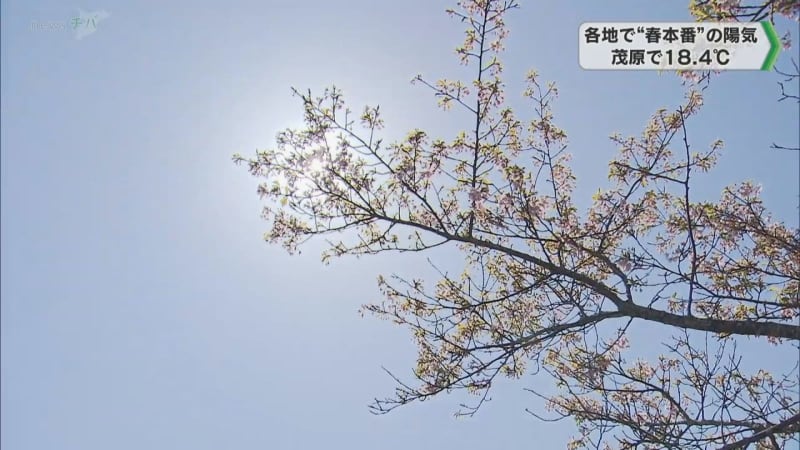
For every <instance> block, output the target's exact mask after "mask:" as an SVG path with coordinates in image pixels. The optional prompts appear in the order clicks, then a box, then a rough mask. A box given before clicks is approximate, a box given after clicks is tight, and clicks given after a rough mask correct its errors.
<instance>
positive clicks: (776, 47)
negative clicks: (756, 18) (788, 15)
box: [761, 20, 781, 70]
mask: <svg viewBox="0 0 800 450" xmlns="http://www.w3.org/2000/svg"><path fill="white" fill-rule="evenodd" d="M761 26H762V27H763V28H764V33H766V35H767V39H769V53H767V59H765V60H764V64H762V65H761V70H772V66H774V65H775V60H777V59H778V53H780V52H781V41H780V39H778V33H776V32H775V27H773V26H772V23H771V22H770V21H769V20H763V21H761Z"/></svg>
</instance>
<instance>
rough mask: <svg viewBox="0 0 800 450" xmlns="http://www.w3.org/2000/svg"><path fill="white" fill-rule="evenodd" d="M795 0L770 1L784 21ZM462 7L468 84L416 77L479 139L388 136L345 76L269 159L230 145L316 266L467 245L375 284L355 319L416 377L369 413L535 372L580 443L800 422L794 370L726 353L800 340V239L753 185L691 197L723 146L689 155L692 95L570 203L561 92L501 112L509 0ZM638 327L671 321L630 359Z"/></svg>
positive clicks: (285, 233) (691, 442) (749, 440)
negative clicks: (398, 352)
mask: <svg viewBox="0 0 800 450" xmlns="http://www.w3.org/2000/svg"><path fill="white" fill-rule="evenodd" d="M707 3H709V2H707ZM710 3H712V4H713V5H717V6H715V8H717V9H716V10H721V9H722V6H719V5H722V4H725V5H728V4H733V3H736V4H739V2H710ZM788 3H789V2H781V1H772V2H766V3H765V4H766V5H768V6H767V8H766V9H765V10H764V11H769V13H772V11H776V12H779V13H782V12H785V11H789V12H790V13H792V12H793V11H795V10H794V9H792V8H793V5H794V4H792V5H789V4H788ZM457 5H458V7H457V8H456V9H452V10H449V11H448V13H449V15H450V16H452V17H453V18H455V19H457V20H460V21H461V22H462V23H464V24H465V26H466V32H465V39H464V41H463V44H462V45H461V46H459V47H458V48H457V50H456V52H457V54H458V57H459V59H460V61H461V63H462V64H465V65H467V66H468V67H472V68H473V69H474V78H473V79H472V80H468V81H464V80H439V81H430V80H427V79H425V78H424V77H422V76H418V77H416V78H415V80H414V81H415V82H416V83H419V84H422V85H424V86H427V87H428V88H430V89H431V90H432V92H433V93H434V95H435V96H436V98H438V101H439V105H440V106H441V107H442V108H444V109H446V110H449V109H452V108H457V109H461V110H463V111H465V112H467V113H468V114H469V115H470V116H471V117H472V120H471V125H470V128H469V129H467V130H464V131H462V132H460V133H459V134H457V135H456V136H455V137H452V138H447V139H445V138H440V137H436V136H435V135H433V134H432V132H429V131H425V130H421V129H415V130H412V131H411V132H409V133H408V135H407V136H406V137H405V138H403V139H402V140H400V141H399V142H395V143H385V142H384V141H383V140H382V139H381V137H380V136H381V132H382V129H383V127H384V122H383V119H382V118H381V112H380V108H379V107H378V106H374V107H370V106H368V107H365V108H364V109H363V110H361V112H360V113H354V112H353V111H352V110H351V109H349V108H348V107H347V106H346V104H345V100H344V97H343V94H342V92H341V91H340V90H339V89H337V88H335V87H333V88H330V89H327V90H325V91H324V92H323V93H322V94H321V95H318V96H313V95H312V94H311V92H300V91H297V90H295V91H294V92H295V94H296V95H297V96H298V97H299V99H300V100H301V101H302V104H303V107H304V119H305V120H304V123H305V125H304V126H303V127H302V128H300V129H287V130H285V131H283V132H281V133H279V135H278V137H277V147H276V148H275V149H272V150H259V151H257V154H256V155H255V156H254V157H251V158H245V157H242V156H240V155H235V156H234V160H235V161H236V162H237V163H242V164H245V165H246V166H247V167H248V169H249V172H250V173H251V174H252V175H253V176H255V177H257V178H259V179H260V180H261V183H260V185H259V188H258V193H259V195H260V196H261V197H262V198H263V199H265V201H266V202H267V203H266V206H265V207H264V210H263V216H264V218H265V219H266V220H267V221H268V222H269V223H270V226H271V228H270V230H269V232H268V233H267V234H266V240H267V241H268V242H270V243H277V244H281V245H282V246H283V247H284V248H285V249H286V250H287V251H288V252H290V253H294V252H295V251H297V250H298V248H299V246H301V245H302V244H303V243H304V242H306V241H307V240H308V239H310V238H313V237H322V236H327V237H328V239H330V240H329V241H328V242H329V244H330V245H329V246H328V247H327V249H326V250H325V251H324V253H323V255H322V258H323V261H325V262H328V261H329V260H330V258H332V257H338V256H343V255H372V254H378V253H382V252H392V251H397V252H426V251H429V250H430V249H433V248H435V247H439V246H450V247H452V248H453V249H456V250H457V251H459V252H460V254H461V255H462V258H463V264H464V269H463V272H462V273H459V274H456V275H453V274H450V273H447V272H444V271H439V272H438V275H437V278H438V280H437V281H436V282H434V283H431V282H429V281H427V280H425V279H423V278H411V279H408V278H402V277H399V276H392V277H380V278H379V280H378V283H379V287H380V290H381V292H382V294H383V296H384V298H385V299H384V301H383V302H381V303H378V304H371V305H367V306H365V307H364V311H365V312H367V313H371V314H374V315H377V316H379V317H383V318H388V319H391V320H392V321H394V322H395V323H397V324H399V325H400V326H403V327H405V328H406V329H408V331H409V332H410V333H411V335H412V336H413V338H414V339H415V342H416V344H417V346H418V356H417V366H416V368H415V369H414V375H415V376H414V377H413V378H412V379H410V380H404V379H401V378H402V377H395V380H396V381H397V389H396V391H395V393H394V395H393V396H391V397H389V398H386V399H378V400H376V401H375V402H374V403H373V404H372V405H371V408H372V409H373V411H374V412H376V413H384V412H388V411H391V410H392V409H394V408H396V407H398V406H401V405H406V404H409V403H412V402H415V401H421V400H425V399H428V398H430V397H432V396H436V395H438V394H441V393H447V392H452V391H456V390H465V391H467V392H469V393H470V394H474V396H475V397H474V399H475V400H474V402H471V403H467V404H465V405H462V406H463V408H462V409H461V410H460V411H459V414H474V413H475V412H476V411H477V410H478V409H479V408H480V407H481V405H482V404H483V403H484V402H485V401H486V399H487V395H488V393H489V392H490V390H491V388H492V385H493V384H494V383H496V381H498V380H499V379H500V378H502V377H505V378H513V379H516V378H520V377H521V376H522V375H524V374H530V373H533V374H535V376H537V377H545V378H547V379H549V380H552V381H553V382H554V384H555V386H556V388H557V392H556V393H555V394H552V393H544V392H538V391H536V390H531V391H532V392H533V393H534V394H535V395H538V396H540V397H541V398H542V399H544V401H545V402H546V407H545V408H544V410H542V411H532V413H533V414H535V415H537V417H541V418H542V419H545V420H550V419H559V418H568V417H569V418H572V419H574V420H575V421H576V423H577V433H576V435H575V437H574V439H573V440H572V441H571V442H570V443H568V448H571V449H574V448H653V449H656V448H659V449H660V448H674V449H678V448H680V449H684V448H726V449H732V448H745V447H747V446H748V445H750V444H753V445H755V446H756V448H783V447H784V446H785V445H786V443H787V442H788V441H789V440H790V439H792V438H793V436H794V434H795V433H797V432H800V407H799V406H798V405H799V404H798V402H799V400H798V366H797V365H795V366H794V368H793V369H789V370H787V371H786V372H784V373H770V372H767V371H765V370H755V369H753V370H751V368H750V367H748V366H747V364H746V362H747V358H748V357H751V355H749V354H742V353H741V352H740V350H739V349H738V347H740V346H741V343H742V342H744V341H748V342H750V343H751V344H752V343H753V342H755V343H757V344H758V345H763V346H765V348H766V347H775V346H780V347H779V348H789V349H790V348H791V347H796V346H797V344H798V342H799V341H800V325H798V317H800V231H798V230H796V229H791V228H789V227H788V226H787V225H785V224H784V223H782V222H781V221H779V220H776V219H774V218H773V217H772V216H771V214H770V213H769V211H767V210H766V209H765V207H764V205H763V203H762V200H761V198H760V192H759V187H758V186H757V185H755V184H753V183H750V182H740V183H735V184H731V185H730V186H728V187H726V188H725V189H724V191H723V192H722V194H721V197H720V198H719V199H718V200H716V201H704V200H701V199H696V198H695V197H694V195H693V191H692V190H691V189H690V188H691V187H692V186H693V185H695V184H696V183H697V182H698V181H697V180H702V175H703V174H704V173H706V172H708V171H710V170H712V169H713V168H714V166H715V164H716V162H717V159H718V157H719V155H720V152H721V150H722V148H723V143H722V142H721V141H716V142H712V143H710V144H709V145H707V146H706V147H705V148H704V149H703V150H701V151H692V150H691V149H692V148H694V146H690V144H689V141H690V138H689V135H690V133H689V131H688V130H690V129H691V121H692V117H693V116H694V115H695V114H696V113H697V112H698V111H699V110H700V108H701V107H702V105H703V99H702V95H701V93H700V92H698V91H696V90H689V91H688V92H687V96H686V98H685V99H684V100H683V101H682V103H681V105H680V106H679V107H677V108H674V109H673V110H669V109H666V108H664V109H658V110H657V111H655V112H654V113H653V115H652V117H650V119H649V121H648V123H647V126H646V128H645V129H644V130H643V132H642V133H641V134H640V135H639V136H631V137H623V136H620V135H617V134H615V135H613V136H612V137H611V139H612V140H613V142H614V143H615V145H616V146H617V147H618V149H619V152H618V155H617V156H616V158H614V159H613V160H612V161H610V163H609V165H608V180H609V185H608V186H607V187H606V188H605V189H599V190H598V191H597V192H596V194H595V195H594V197H593V199H592V201H591V206H590V207H588V209H587V210H585V211H581V210H579V208H578V207H577V206H576V204H575V199H574V195H573V191H574V189H575V176H574V175H573V171H572V169H571V165H570V155H569V153H567V151H566V150H567V140H566V139H567V134H566V132H565V131H564V130H562V129H560V128H559V127H558V126H557V124H556V121H555V118H554V115H553V112H552V109H551V108H552V105H553V102H554V101H555V100H556V99H557V96H558V88H557V87H556V85H555V84H554V83H552V82H544V81H542V80H541V78H540V77H539V75H538V74H537V72H536V71H531V72H529V73H528V75H527V78H526V85H525V87H524V96H525V97H526V98H527V99H528V101H530V103H531V105H532V107H533V108H532V110H533V111H534V113H533V117H532V118H528V119H526V120H524V121H523V119H522V118H518V116H517V115H516V114H515V113H514V112H513V111H512V110H511V108H509V107H508V106H507V105H506V102H505V87H506V86H505V84H504V82H503V78H502V75H503V64H502V62H501V59H500V56H501V55H502V52H503V50H504V40H505V38H506V37H507V35H508V30H507V28H506V25H505V22H504V19H505V17H506V16H507V14H508V13H509V12H511V11H512V10H513V9H515V8H516V7H517V2H516V1H515V0H462V1H459V2H458V4H457ZM787 5H788V6H787ZM696 7H697V8H700V6H696ZM770 8H771V9H770ZM698 11H700V10H699V9H698ZM748 11H749V10H748ZM764 11H762V12H759V13H758V14H756V15H759V14H762V13H764ZM643 323H645V324H650V326H651V327H655V328H658V329H660V330H663V331H665V332H667V334H666V336H667V337H666V338H665V340H664V341H663V342H662V343H661V346H660V347H658V348H660V349H661V350H662V352H661V354H660V355H656V356H652V357H650V358H645V357H641V356H640V355H638V354H637V353H635V352H633V350H632V347H634V346H635V345H634V344H635V342H631V341H632V340H631V339H630V334H631V332H630V330H631V327H632V326H635V325H636V324H643ZM655 346H656V345H653V344H651V347H655ZM790 354H792V355H797V351H796V350H795V351H793V352H790ZM393 376H394V375H393Z"/></svg>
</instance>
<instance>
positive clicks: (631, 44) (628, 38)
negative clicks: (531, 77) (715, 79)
mask: <svg viewBox="0 0 800 450" xmlns="http://www.w3.org/2000/svg"><path fill="white" fill-rule="evenodd" d="M579 34H580V45H579V47H578V49H579V51H578V53H579V59H580V66H581V67H582V68H583V69H587V70H684V71H686V70H772V67H773V66H774V65H775V60H776V59H777V58H778V53H780V49H781V43H780V39H779V38H778V34H777V33H776V32H775V28H774V27H773V26H772V24H771V23H770V22H769V21H763V22H675V23H667V22H616V23H599V22H587V23H583V24H581V26H580V28H579Z"/></svg>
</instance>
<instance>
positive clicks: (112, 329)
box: [0, 0, 798, 450]
mask: <svg viewBox="0 0 800 450" xmlns="http://www.w3.org/2000/svg"><path fill="white" fill-rule="evenodd" d="M230 3H233V4H230ZM230 3H229V4H225V3H223V2H206V1H192V2H189V1H186V0H176V1H173V2H144V1H143V2H121V1H101V2H100V3H95V4H73V3H71V2H61V1H49V2H48V1H21V0H16V1H13V0H12V1H5V2H3V3H2V11H1V14H0V17H2V94H1V95H2V140H1V141H0V146H1V147H2V178H1V180H2V181H1V183H2V184H1V185H0V186H1V187H2V261H1V263H2V291H1V292H2V322H1V325H2V364H1V366H2V369H1V372H0V373H1V375H2V383H1V384H0V387H1V389H2V391H1V392H0V394H1V395H2V403H1V404H2V422H1V425H2V433H1V434H0V446H2V448H3V449H8V450H27V449H50V448H53V449H55V448H57V449H60V450H72V449H75V450H78V449H80V450H94V449H98V450H99V449H108V448H114V449H120V450H124V449H142V448H154V449H175V448H187V449H188V448H191V449H218V448H237V449H255V448H280V449H307V448H349V449H373V448H385V449H401V448H402V449H405V448H418V449H428V448H459V447H461V448H476V447H487V448H503V449H523V448H550V447H555V446H558V445H559V444H562V443H564V442H565V441H566V438H567V436H568V435H569V434H570V433H571V431H572V424H571V423H568V422H564V423H557V424H550V423H548V424H542V423H539V422H536V421H535V420H534V419H533V418H532V417H530V416H528V415H526V414H525V413H524V408H525V407H529V406H530V407H536V405H537V403H536V402H535V399H534V398H533V397H532V396H530V395H528V394H526V393H525V392H524V391H523V390H522V388H523V387H525V386H536V385H537V383H539V382H540V381H537V380H536V379H534V378H531V377H525V378H524V379H523V380H522V381H519V382H515V383H511V382H509V383H504V384H501V385H500V386H499V387H498V389H496V391H495V392H494V394H493V401H492V402H491V403H488V404H487V405H486V406H485V407H484V409H483V410H482V411H481V412H480V413H479V414H478V415H477V416H476V417H474V418H472V419H466V420H463V419H462V420H456V419H454V418H453V417H452V413H453V412H454V411H455V409H456V407H457V406H458V403H459V400H461V399H460V398H457V397H442V398H439V399H436V400H433V401H430V402H426V403H422V404H417V405H414V406H409V407H406V408H401V409H400V410H397V411H395V412H394V413H392V414H390V415H388V416H381V417H377V416H372V415H371V414H369V412H368V411H367V408H366V405H367V404H368V403H369V402H370V401H371V399H372V398H373V397H375V396H379V397H381V396H384V395H388V394H391V392H392V388H393V384H392V381H391V380H390V379H389V378H388V377H387V376H385V374H384V373H383V371H382V369H381V366H385V367H387V368H389V369H391V370H393V371H396V372H397V373H398V374H400V375H403V374H409V373H410V372H409V371H410V369H411V368H412V367H413V364H414V347H413V344H412V341H411V338H410V336H408V335H407V334H406V333H405V331H404V330H401V329H397V328H394V327H393V326H391V325H390V324H388V323H386V322H381V321H378V320H375V319H373V318H361V317H360V316H359V315H358V314H357V309H358V307H359V306H360V305H361V304H363V303H368V302H371V301H376V300H379V298H378V295H379V293H378V290H377V287H376V284H375V278H376V276H377V274H379V273H391V272H400V273H406V274H417V275H418V274H419V267H421V264H420V260H419V259H417V257H405V256H404V257H397V256H396V255H391V256H384V257H378V258H372V259H370V260H355V259H343V260H338V261H335V262H334V263H333V264H331V265H330V266H323V265H322V264H321V263H320V260H319V252H320V250H321V249H322V247H321V244H320V243H312V244H311V245H309V246H307V247H306V248H305V250H304V252H303V254H302V255H299V256H295V257H290V256H288V255H286V254H285V253H284V252H283V250H281V249H280V248H278V247H270V246H267V245H266V244H264V243H263V241H262V240H261V236H262V234H263V232H264V231H265V230H266V223H264V222H262V221H261V219H260V218H259V210H260V204H259V200H258V198H257V196H256V194H255V186H256V181H255V180H254V179H252V178H251V177H250V176H249V175H247V173H246V171H245V170H244V169H243V168H242V167H236V166H235V165H234V164H232V163H231V155H232V154H233V153H234V152H241V153H243V154H245V155H247V154H253V153H254V151H255V149H256V148H265V147H269V146H271V145H272V144H273V143H274V137H275V133H276V132H277V131H279V130H280V129H283V128H285V127H287V126H294V125H298V124H299V120H300V119H301V118H302V115H301V109H300V108H299V103H298V102H297V99H295V98H292V97H291V95H290V91H289V88H290V87H291V86H295V87H298V88H300V89H305V88H311V89H313V90H320V89H322V88H324V87H326V86H328V85H330V84H332V83H335V84H336V85H337V86H338V87H341V88H342V89H343V90H344V93H345V95H346V96H347V97H346V99H347V100H348V101H349V102H350V105H351V106H353V109H355V110H359V109H360V108H361V106H362V105H363V104H365V103H369V104H375V103H380V104H381V109H382V111H385V116H384V118H385V120H386V124H387V130H386V136H387V137H389V138H391V137H398V136H401V135H403V134H405V132H406V131H408V130H409V129H412V128H415V127H420V128H424V129H426V130H428V131H429V132H431V133H433V134H438V135H440V136H442V137H449V136H453V135H454V133H455V132H456V131H457V130H459V129H460V128H461V127H462V126H463V124H462V123H459V120H460V119H459V118H458V117H457V116H454V115H446V114H444V113H442V112H440V111H439V110H437V109H436V107H435V99H433V98H432V96H431V95H430V93H429V92H428V91H427V90H426V89H425V88H423V87H421V86H411V85H410V84H409V80H410V79H411V78H412V77H413V76H414V75H415V74H417V73H421V74H423V75H425V76H426V77H429V78H430V79H436V78H438V77H440V76H442V75H448V76H449V75H452V74H457V73H460V72H459V70H460V69H459V67H458V62H457V59H456V58H455V56H454V55H453V49H454V47H455V46H456V45H458V44H459V43H460V41H461V27H460V24H459V23H457V22H455V21H453V20H451V19H448V18H447V16H446V15H445V14H444V12H443V11H444V9H445V8H446V7H448V6H450V5H451V2H445V1H439V0H436V1H431V0H409V1H404V2H376V1H368V0H347V1H342V2H325V1H317V0H309V1H305V2H290V1H281V2H274V1H266V2H265V1H258V2H256V1H241V2H230ZM600 3H601V2H577V1H564V2H555V1H553V2H538V3H534V2H532V1H523V2H522V6H523V7H522V8H521V9H519V10H517V11H515V12H514V13H513V14H512V16H510V17H509V20H508V24H509V27H510V30H511V36H510V38H509V41H508V45H507V47H508V52H507V54H506V58H507V60H506V63H507V64H506V74H507V76H508V84H509V94H508V97H509V98H517V97H518V95H519V93H521V88H519V83H518V82H519V81H520V80H522V78H523V76H524V74H525V72H526V71H527V69H529V68H537V69H538V70H539V72H540V74H541V76H542V77H544V78H545V79H548V80H554V81H556V82H558V83H559V87H560V90H561V99H560V100H559V102H558V103H557V104H556V106H555V114H556V122H557V123H558V124H559V125H560V126H561V127H562V128H564V129H565V130H566V131H567V132H568V134H569V140H570V143H571V145H570V148H571V151H572V153H573V155H574V161H575V164H576V172H577V175H578V177H579V181H578V185H579V192H580V193H581V194H583V195H584V198H586V199H588V198H589V196H590V195H591V193H592V192H593V191H594V190H596V188H597V183H602V182H603V181H604V180H605V178H606V169H605V168H606V162H607V161H608V159H609V158H610V157H612V156H613V154H614V151H615V149H614V147H613V146H612V144H611V143H610V141H609V140H608V139H607V136H608V135H609V134H611V133H612V132H614V131H620V132H621V133H623V134H630V133H638V132H640V131H641V129H642V128H643V126H644V124H645V121H646V120H647V117H648V116H649V115H650V114H651V113H652V112H653V111H655V110H656V109H657V108H659V107H662V106H663V107H675V106H677V105H678V104H679V101H680V99H681V95H682V88H681V86H680V83H679V81H678V80H677V79H676V77H674V76H671V75H669V74H665V75H661V76H659V75H657V74H656V73H655V72H644V73H643V72H639V73H634V72H587V71H582V70H581V69H580V68H579V66H578V54H577V51H578V47H577V30H578V26H579V25H580V23H581V22H584V21H594V22H597V21H629V20H630V21H632V20H641V21H685V20H688V19H689V17H688V12H687V11H686V7H685V6H686V2H641V1H634V0H628V1H619V2H614V6H613V7H607V6H605V3H603V4H602V5H601V4H600ZM81 10H83V11H84V12H92V11H101V10H102V11H105V12H106V13H108V16H107V17H106V18H105V19H103V20H101V21H99V22H98V23H97V29H96V31H95V32H94V33H91V34H88V35H84V36H82V38H81V39H76V37H75V35H74V33H73V32H72V31H71V30H70V29H69V27H70V26H71V25H72V23H71V20H72V19H73V18H75V17H80V11H81ZM32 22H37V23H42V22H48V23H61V24H63V25H64V26H63V27H62V28H61V29H58V27H55V28H54V29H49V30H43V29H41V28H39V29H32V27H31V23H32ZM779 31H783V30H782V29H781V28H779ZM791 52H792V53H794V54H795V56H796V55H797V50H796V48H795V49H792V50H791ZM787 61H788V57H787V54H784V55H782V56H781V58H780V59H779V61H778V66H779V67H781V65H782V64H783V65H784V66H785V64H786V63H787ZM779 79H780V78H779V77H778V76H777V75H776V74H770V73H762V72H737V73H726V74H724V76H722V77H720V78H719V79H718V80H717V81H716V82H715V84H714V85H713V86H712V88H711V89H710V90H709V91H708V93H707V96H706V107H705V109H704V112H703V113H701V115H700V116H699V117H698V118H697V119H696V120H695V121H694V122H693V123H692V124H690V128H689V133H690V138H691V139H692V142H693V144H694V145H696V146H699V147H705V146H706V145H708V144H710V143H711V142H712V141H713V140H714V139H716V138H718V137H719V138H722V139H724V140H725V141H726V142H727V145H726V149H725V152H724V157H723V158H722V160H721V162H720V165H719V166H718V169H717V170H716V171H715V172H714V173H713V174H710V175H708V176H707V177H706V179H704V181H703V182H702V183H701V184H700V185H699V188H698V191H697V192H698V194H699V195H708V196H710V197H715V196H718V194H719V192H720V190H721V187H722V186H723V185H725V184H727V183H729V182H733V181H738V180H742V179H747V178H750V179H754V180H756V181H759V182H761V183H762V184H763V186H764V198H765V201H766V204H767V206H768V207H769V208H770V209H771V210H772V211H773V212H774V213H775V215H776V216H777V217H779V218H782V219H784V220H786V221H787V222H788V223H789V224H791V225H792V226H795V227H796V226H797V222H798V215H797V208H796V207H797V200H798V197H797V192H798V155H797V154H796V153H789V152H779V151H774V150H769V149H768V146H769V144H770V143H772V142H773V141H776V142H778V143H783V144H786V145H796V143H797V130H796V120H797V113H798V110H797V105H796V104H791V103H788V102H783V103H776V99H777V96H778V87H777V85H776V82H777V81H778V80H779ZM515 88H516V90H515ZM514 102H516V104H518V105H519V107H520V109H519V110H518V113H519V114H520V116H522V117H525V112H524V110H525V107H526V106H525V105H524V103H521V102H519V101H518V100H514ZM789 355H790V357H794V355H796V354H795V353H789ZM765 364H766V362H765Z"/></svg>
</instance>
